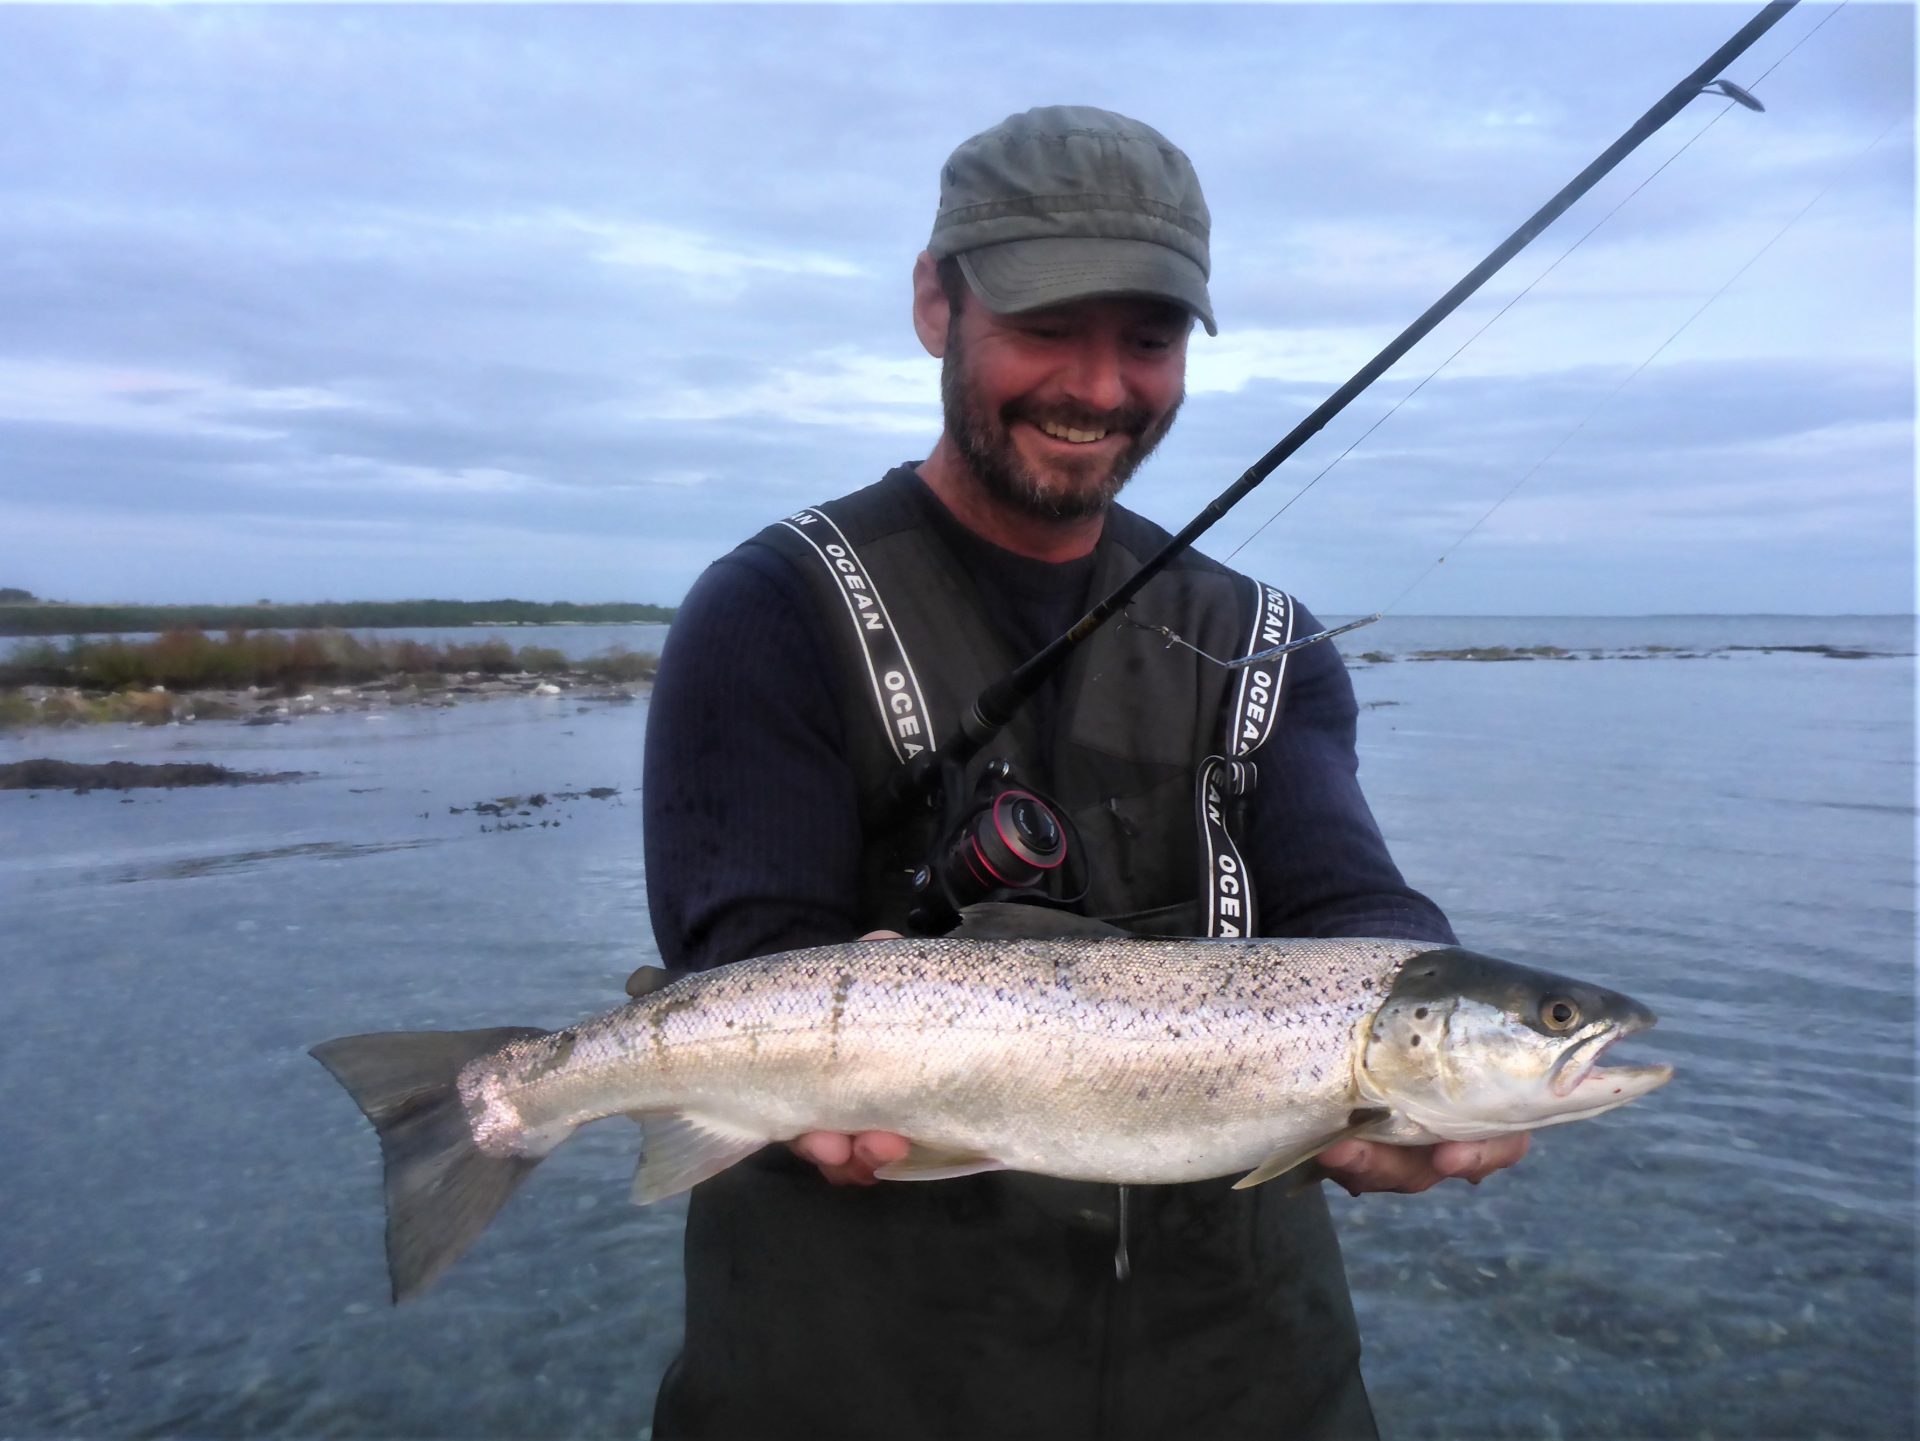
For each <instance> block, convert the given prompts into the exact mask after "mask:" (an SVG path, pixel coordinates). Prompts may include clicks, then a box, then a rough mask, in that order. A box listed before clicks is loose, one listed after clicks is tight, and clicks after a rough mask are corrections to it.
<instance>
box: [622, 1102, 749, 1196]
mask: <svg viewBox="0 0 1920 1441" xmlns="http://www.w3.org/2000/svg"><path fill="white" fill-rule="evenodd" d="M631 1114H632V1116H633V1119H634V1120H636V1121H638V1122H639V1123H640V1125H641V1128H642V1129H643V1130H644V1131H645V1132H646V1136H645V1139H644V1140H643V1141H642V1142H641V1147H642V1150H641V1152H640V1169H639V1170H638V1171H636V1172H634V1176H633V1200H634V1204H635V1205H639V1206H646V1205H650V1204H652V1203H653V1202H655V1201H664V1200H666V1199H667V1197H669V1196H677V1195H679V1194H680V1193H681V1192H682V1191H690V1190H692V1189H693V1188H694V1187H695V1186H697V1185H699V1184H700V1183H701V1182H702V1181H704V1180H706V1179H707V1178H708V1177H709V1176H717V1175H719V1174H720V1173H721V1172H722V1171H724V1170H726V1169H727V1167H729V1166H731V1165H733V1164H734V1163H735V1162H736V1161H744V1160H745V1159H746V1158H747V1157H748V1156H751V1155H752V1154H753V1153H754V1152H755V1151H757V1150H759V1149H760V1148H761V1147H762V1146H764V1145H766V1144H767V1138H766V1137H765V1136H757V1135H748V1134H747V1133H746V1132H744V1131H739V1130H736V1129H734V1128H733V1127H731V1126H725V1125H722V1124H720V1123H719V1122H717V1121H713V1120H710V1119H708V1118H707V1117H705V1116H692V1115H688V1114H687V1113H685V1112H683V1111H634V1112H632V1113H631Z"/></svg>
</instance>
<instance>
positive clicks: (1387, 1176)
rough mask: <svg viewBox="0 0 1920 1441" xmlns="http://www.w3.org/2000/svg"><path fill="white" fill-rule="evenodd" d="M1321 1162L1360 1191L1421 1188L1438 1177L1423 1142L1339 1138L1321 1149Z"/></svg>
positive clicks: (1351, 1190) (1331, 1174)
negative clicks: (1402, 1143)
mask: <svg viewBox="0 0 1920 1441" xmlns="http://www.w3.org/2000/svg"><path fill="white" fill-rule="evenodd" d="M1320 1166H1321V1168H1322V1169H1323V1170H1325V1171H1326V1172H1327V1173H1328V1175H1329V1177H1330V1178H1331V1179H1332V1180H1334V1181H1336V1182H1338V1183H1339V1184H1340V1185H1342V1186H1344V1187H1346V1188H1347V1192H1348V1194H1349V1195H1354V1196H1358V1195H1359V1194H1361V1193H1362V1192H1363V1191H1402V1192H1407V1193H1409V1194H1411V1193H1413V1192H1416V1191H1424V1190H1426V1189H1427V1187H1429V1186H1431V1185H1433V1184H1434V1183H1435V1182H1436V1181H1438V1180H1439V1179H1440V1175H1439V1173H1438V1172H1437V1171H1435V1170H1434V1169H1433V1166H1432V1164H1431V1162H1429V1160H1428V1159H1427V1148H1426V1147H1424V1146H1387V1145H1382V1144H1380V1143H1378V1142H1375V1141H1342V1142H1341V1143H1340V1144H1339V1145H1337V1146H1329V1147H1328V1148H1327V1149H1326V1150H1325V1151H1323V1152H1321V1153H1320Z"/></svg>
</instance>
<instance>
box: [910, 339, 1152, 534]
mask: <svg viewBox="0 0 1920 1441" xmlns="http://www.w3.org/2000/svg"><path fill="white" fill-rule="evenodd" d="M1185 399H1186V397H1185V395H1184V394H1183V395H1181V396H1180V397H1178V398H1177V399H1176V400H1175V401H1174V402H1173V404H1172V405H1170V406H1169V407H1167V410H1166V413H1165V414H1164V415H1162V416H1160V417H1159V418H1158V419H1157V420H1156V419H1155V418H1154V415H1153V413H1152V412H1151V411H1149V410H1147V409H1145V408H1144V407H1142V406H1123V407H1122V408H1120V409H1119V410H1113V411H1106V412H1098V411H1091V410H1087V409H1085V408H1083V407H1080V406H1073V405H1050V406H1040V405H1029V404H1027V403H1025V402H1022V401H1011V402H1009V403H1008V404H1006V405H1004V406H1002V407H1001V408H1000V410H999V412H998V413H997V414H990V413H989V412H988V410H987V407H986V405H985V403H984V402H982V401H981V400H980V398H979V396H978V395H977V394H976V393H975V390H974V387H973V385H972V383H971V381H970V379H969V377H968V375H967V365H966V354H965V350H964V348H963V346H962V344H961V340H960V327H959V325H958V324H955V325H953V326H952V327H950V329H949V330H948V332H947V348H946V354H945V355H944V356H943V357H942V358H941V361H940V405H941V409H942V411H943V412H944V415H945V419H946V428H947V434H948V435H950V436H952V437H953V440H954V444H955V446H956V447H957V448H958V450H959V452H960V456H961V459H962V460H964V461H965V462H966V465H967V469H968V470H969V471H970V472H971V473H972V475H973V478H974V479H975V480H976V481H978V482H979V484H980V487H981V489H982V490H984V491H986V492H987V494H988V495H990V496H992V497H993V498H994V499H995V500H997V501H999V502H1001V503H1002V504H1003V505H1006V506H1009V507H1011V508H1012V509H1013V510H1016V511H1018V512H1019V513H1020V514H1022V515H1029V516H1033V517H1035V518H1037V519H1040V520H1083V519H1085V518H1087V517H1089V516H1095V515H1100V514H1102V513H1103V512H1104V511H1105V510H1106V508H1107V506H1108V505H1109V504H1110V503H1111V502H1112V500H1113V498H1114V497H1115V496H1116V495H1118V494H1119V493H1120V489H1121V487H1122V486H1124V485H1125V484H1126V483H1127V481H1128V480H1130V479H1131V478H1132V476H1133V473H1134V472H1135V471H1136V470H1138V469H1139V468H1140V466H1141V464H1142V463H1143V462H1144V461H1145V460H1146V458H1147V457H1148V456H1149V455H1151V454H1153V449H1154V447H1155V446H1157V445H1158V444H1159V443H1160V441H1161V440H1162V438H1164V437H1165V435H1166V433H1167V432H1168V431H1169V430H1171V429H1172V428H1173V420H1174V417H1175V416H1176V415H1178V414H1179V413H1180V406H1181V403H1182V402H1183V401H1184V400H1185ZM1020 420H1025V421H1027V422H1028V423H1030V424H1033V425H1039V424H1040V423H1041V422H1042V421H1052V422H1054V423H1055V424H1056V425H1065V426H1070V427H1072V428H1074V429H1076V430H1104V431H1107V432H1109V433H1111V432H1115V431H1118V432H1120V433H1122V434H1124V435H1127V436H1128V437H1130V439H1129V442H1128V445H1127V448H1126V449H1125V450H1123V451H1121V452H1120V454H1118V455H1117V456H1114V457H1113V458H1112V459H1111V460H1109V459H1108V458H1107V457H1105V456H1088V457H1087V458H1086V459H1085V460H1075V459H1074V458H1073V457H1071V456H1062V457H1060V458H1059V459H1057V460H1055V461H1054V462H1053V463H1052V464H1051V465H1049V466H1048V467H1047V468H1046V470H1045V471H1044V472H1041V471H1039V470H1036V468H1035V467H1033V466H1031V465H1029V464H1028V463H1027V462H1026V461H1025V460H1024V459H1023V458H1022V457H1021V455H1020V453H1019V451H1018V450H1016V449H1015V448H1014V443H1013V425H1014V422H1016V421H1020Z"/></svg>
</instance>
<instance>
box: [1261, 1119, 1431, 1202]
mask: <svg viewBox="0 0 1920 1441" xmlns="http://www.w3.org/2000/svg"><path fill="white" fill-rule="evenodd" d="M1392 1114H1393V1113H1392V1112H1391V1111H1389V1110H1388V1109H1387V1108H1386V1107H1385V1106H1366V1107H1363V1108H1362V1109H1360V1110H1357V1111H1354V1112H1353V1113H1352V1114H1350V1115H1349V1116H1348V1117H1347V1123H1346V1125H1344V1126H1342V1127H1341V1128H1340V1129H1339V1130H1337V1131H1335V1132H1333V1133H1332V1134H1330V1135H1326V1136H1321V1137H1319V1138H1318V1139H1316V1140H1312V1141H1308V1142H1306V1143H1305V1144H1303V1145H1298V1146H1287V1147H1284V1148H1282V1149H1281V1150H1278V1151H1275V1152H1274V1153H1273V1154H1272V1155H1271V1156H1269V1157H1267V1159H1266V1160H1264V1161H1262V1162H1261V1163H1260V1164H1259V1165H1258V1166H1255V1167H1254V1168H1253V1169H1252V1170H1251V1171H1249V1172H1247V1174H1246V1175H1244V1176H1242V1177H1241V1178H1240V1179H1239V1180H1237V1181H1235V1182H1234V1183H1233V1189H1234V1190H1236V1191H1245V1190H1247V1189H1248V1188H1250V1187H1253V1186H1258V1185H1260V1184H1262V1183H1263V1182H1266V1181H1271V1180H1273V1179H1274V1178H1275V1177H1276V1176H1284V1175H1286V1174H1287V1172H1289V1171H1291V1170H1293V1169H1294V1167H1296V1166H1300V1165H1304V1164H1305V1163H1306V1162H1308V1161H1311V1160H1312V1159H1313V1158H1314V1157H1315V1156H1317V1155H1319V1154H1320V1153H1321V1152H1322V1151H1324V1150H1326V1149H1327V1148H1328V1147H1329V1146H1336V1145H1338V1144H1339V1143H1340V1142H1342V1141H1345V1140H1349V1139H1351V1138H1352V1137H1354V1136H1357V1135H1359V1134H1360V1133H1361V1132H1362V1131H1364V1130H1366V1129H1367V1128H1368V1127H1369V1126H1371V1125H1373V1124H1374V1123H1375V1122H1376V1121H1384V1120H1386V1119H1387V1117H1388V1116H1390V1115H1392Z"/></svg>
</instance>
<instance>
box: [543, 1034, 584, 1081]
mask: <svg viewBox="0 0 1920 1441" xmlns="http://www.w3.org/2000/svg"><path fill="white" fill-rule="evenodd" d="M579 1039H580V1036H579V1033H578V1032H576V1031H575V1030H574V1029H573V1027H571V1026H569V1027H567V1029H566V1030H564V1031H555V1032H554V1033H553V1043H554V1045H553V1050H552V1051H551V1052H550V1053H549V1054H548V1055H547V1057H546V1059H545V1060H543V1061H542V1062H541V1063H540V1073H541V1074H542V1075H552V1074H553V1073H554V1072H555V1071H557V1070H559V1069H560V1068H561V1067H562V1066H564V1065H566V1063H567V1057H569V1056H571V1055H572V1054H573V1046H574V1042H576V1041H578V1040H579Z"/></svg>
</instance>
